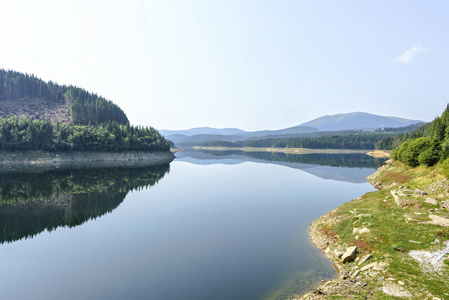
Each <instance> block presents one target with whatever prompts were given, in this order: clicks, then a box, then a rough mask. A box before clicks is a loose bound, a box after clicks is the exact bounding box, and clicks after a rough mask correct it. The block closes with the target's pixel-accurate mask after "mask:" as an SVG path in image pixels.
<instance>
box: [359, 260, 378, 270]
mask: <svg viewBox="0 0 449 300" xmlns="http://www.w3.org/2000/svg"><path fill="white" fill-rule="evenodd" d="M375 266H377V262H373V263H370V264H369V265H366V266H364V267H362V268H361V269H360V271H366V270H369V269H371V268H374V267H375Z"/></svg>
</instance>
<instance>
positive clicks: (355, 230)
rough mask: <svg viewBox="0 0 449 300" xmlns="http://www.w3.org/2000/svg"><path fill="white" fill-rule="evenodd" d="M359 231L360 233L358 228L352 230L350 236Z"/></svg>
mask: <svg viewBox="0 0 449 300" xmlns="http://www.w3.org/2000/svg"><path fill="white" fill-rule="evenodd" d="M359 231H360V228H358V227H354V229H353V230H352V234H357V233H359Z"/></svg>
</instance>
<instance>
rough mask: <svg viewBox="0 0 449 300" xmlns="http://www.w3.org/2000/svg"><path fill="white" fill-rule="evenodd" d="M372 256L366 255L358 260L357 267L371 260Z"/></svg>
mask: <svg viewBox="0 0 449 300" xmlns="http://www.w3.org/2000/svg"><path fill="white" fill-rule="evenodd" d="M372 257H373V256H372V255H371V254H366V255H364V256H362V258H360V261H359V266H360V265H362V264H364V263H365V262H366V261H367V260H368V259H370V258H372Z"/></svg>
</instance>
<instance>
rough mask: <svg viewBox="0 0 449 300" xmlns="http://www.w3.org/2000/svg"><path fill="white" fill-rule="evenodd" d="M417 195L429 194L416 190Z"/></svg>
mask: <svg viewBox="0 0 449 300" xmlns="http://www.w3.org/2000/svg"><path fill="white" fill-rule="evenodd" d="M415 195H427V193H426V192H424V191H422V190H420V189H416V190H415Z"/></svg>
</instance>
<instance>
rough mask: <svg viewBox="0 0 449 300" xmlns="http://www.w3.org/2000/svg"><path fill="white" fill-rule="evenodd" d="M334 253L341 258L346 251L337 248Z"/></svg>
mask: <svg viewBox="0 0 449 300" xmlns="http://www.w3.org/2000/svg"><path fill="white" fill-rule="evenodd" d="M334 254H335V256H336V257H338V258H341V257H342V256H343V254H344V253H343V251H341V250H338V249H335V250H334Z"/></svg>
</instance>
